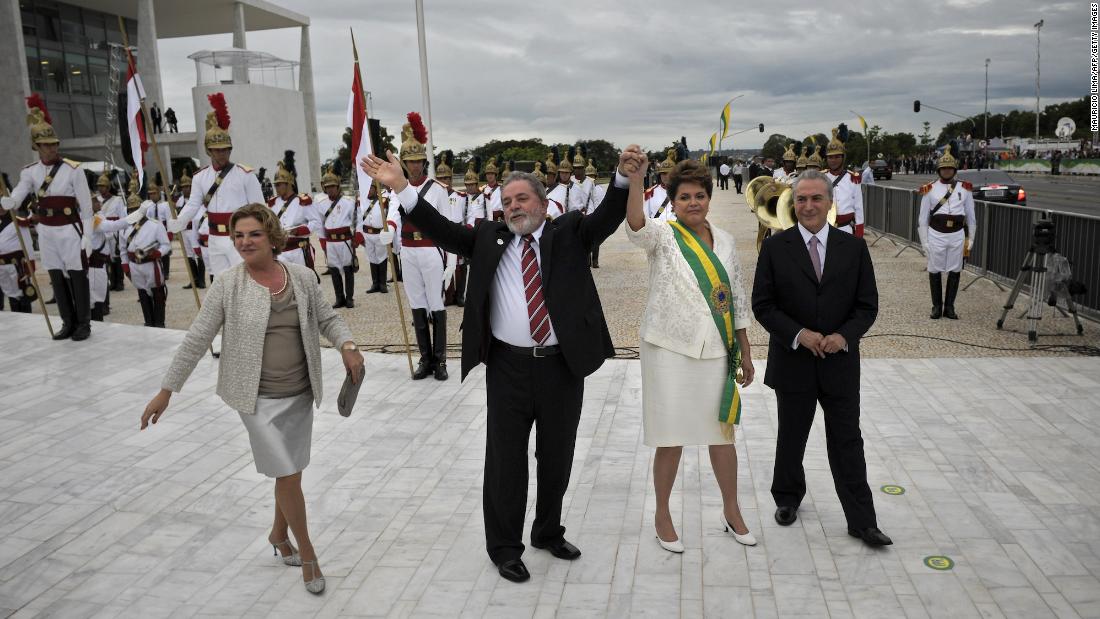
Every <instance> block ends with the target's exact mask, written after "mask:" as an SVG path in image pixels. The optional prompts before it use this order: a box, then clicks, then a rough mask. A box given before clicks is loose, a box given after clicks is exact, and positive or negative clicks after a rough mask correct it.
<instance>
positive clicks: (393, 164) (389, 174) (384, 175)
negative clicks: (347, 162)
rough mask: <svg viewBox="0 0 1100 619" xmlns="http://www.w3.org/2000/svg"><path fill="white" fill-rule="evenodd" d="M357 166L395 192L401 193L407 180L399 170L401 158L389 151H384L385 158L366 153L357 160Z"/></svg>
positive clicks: (407, 182)
mask: <svg viewBox="0 0 1100 619" xmlns="http://www.w3.org/2000/svg"><path fill="white" fill-rule="evenodd" d="M359 167H361V168H363V171H364V172H366V173H367V174H369V175H370V177H371V178H373V179H374V180H376V181H378V182H380V183H382V184H383V185H385V186H387V187H389V188H390V189H392V190H393V191H394V192H395V193H401V190H403V189H404V188H405V187H406V186H407V185H408V184H409V181H407V180H405V173H404V172H403V171H402V170H401V160H400V159H398V158H397V156H396V155H394V154H393V153H392V152H390V151H388V150H387V151H386V159H382V158H380V157H376V156H374V155H367V156H366V157H363V158H362V159H360V160H359Z"/></svg>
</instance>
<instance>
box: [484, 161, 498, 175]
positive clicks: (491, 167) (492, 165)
mask: <svg viewBox="0 0 1100 619" xmlns="http://www.w3.org/2000/svg"><path fill="white" fill-rule="evenodd" d="M484 172H485V174H498V173H499V172H500V169H499V168H497V158H496V157H493V158H492V159H490V160H489V163H487V164H485V170H484Z"/></svg>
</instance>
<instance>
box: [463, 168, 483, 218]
mask: <svg viewBox="0 0 1100 619" xmlns="http://www.w3.org/2000/svg"><path fill="white" fill-rule="evenodd" d="M479 163H480V162H479V161H478V158H477V157H474V158H473V159H471V160H470V164H469V165H468V166H467V167H466V175H465V176H463V177H462V183H463V184H464V185H465V186H466V212H465V214H464V215H465V219H464V221H465V222H466V225H467V226H469V227H471V228H472V227H474V226H475V225H477V222H479V221H482V220H483V219H485V196H484V195H482V193H481V186H480V183H479V180H478V168H479V167H480V165H479Z"/></svg>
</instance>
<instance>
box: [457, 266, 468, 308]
mask: <svg viewBox="0 0 1100 619" xmlns="http://www.w3.org/2000/svg"><path fill="white" fill-rule="evenodd" d="M468 268H469V265H465V264H460V265H458V267H457V268H455V305H457V306H459V307H462V306H464V305H466V269H468Z"/></svg>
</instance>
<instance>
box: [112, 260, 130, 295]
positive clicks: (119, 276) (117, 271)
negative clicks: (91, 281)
mask: <svg viewBox="0 0 1100 619" xmlns="http://www.w3.org/2000/svg"><path fill="white" fill-rule="evenodd" d="M110 270H111V290H114V291H115V292H122V291H123V290H125V289H126V276H125V275H124V274H123V273H122V260H121V259H117V260H115V259H113V260H111V267H110Z"/></svg>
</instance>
